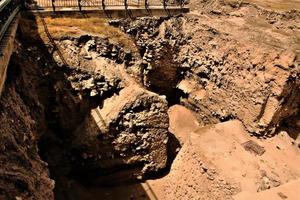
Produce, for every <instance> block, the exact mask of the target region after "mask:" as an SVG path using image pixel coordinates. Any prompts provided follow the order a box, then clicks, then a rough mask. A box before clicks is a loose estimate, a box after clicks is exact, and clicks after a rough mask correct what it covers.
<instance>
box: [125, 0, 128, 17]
mask: <svg viewBox="0 0 300 200" xmlns="http://www.w3.org/2000/svg"><path fill="white" fill-rule="evenodd" d="M124 7H125V12H126V17H127V16H128V3H127V0H124Z"/></svg>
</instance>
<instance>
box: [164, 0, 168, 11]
mask: <svg viewBox="0 0 300 200" xmlns="http://www.w3.org/2000/svg"><path fill="white" fill-rule="evenodd" d="M163 6H164V9H165V10H167V0H163Z"/></svg>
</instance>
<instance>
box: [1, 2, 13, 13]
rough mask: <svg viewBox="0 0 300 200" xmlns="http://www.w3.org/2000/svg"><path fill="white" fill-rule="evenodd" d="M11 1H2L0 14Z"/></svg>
mask: <svg viewBox="0 0 300 200" xmlns="http://www.w3.org/2000/svg"><path fill="white" fill-rule="evenodd" d="M11 1H12V0H4V1H3V0H2V1H1V2H0V12H1V11H2V10H3V9H4V8H5V7H6V5H7V4H9V3H10V2H11Z"/></svg>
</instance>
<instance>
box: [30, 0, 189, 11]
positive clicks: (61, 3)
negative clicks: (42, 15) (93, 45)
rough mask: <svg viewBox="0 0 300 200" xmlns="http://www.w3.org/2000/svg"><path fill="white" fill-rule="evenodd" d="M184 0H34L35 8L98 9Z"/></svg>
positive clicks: (178, 3)
mask: <svg viewBox="0 0 300 200" xmlns="http://www.w3.org/2000/svg"><path fill="white" fill-rule="evenodd" d="M184 1H185V0H34V1H33V2H34V4H35V5H36V6H37V8H41V9H43V8H53V10H55V8H62V7H64V8H68V7H69V8H78V9H79V10H82V9H83V8H84V7H95V8H98V9H103V10H105V9H107V8H109V7H120V9H125V10H126V9H127V8H130V7H137V8H146V9H147V8H149V7H151V6H161V7H163V8H165V9H166V8H167V7H172V6H180V7H182V6H183V4H184V3H183V2H184Z"/></svg>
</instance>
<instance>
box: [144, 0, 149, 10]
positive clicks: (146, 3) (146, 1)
mask: <svg viewBox="0 0 300 200" xmlns="http://www.w3.org/2000/svg"><path fill="white" fill-rule="evenodd" d="M145 9H146V10H148V9H149V4H148V0H145Z"/></svg>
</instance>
